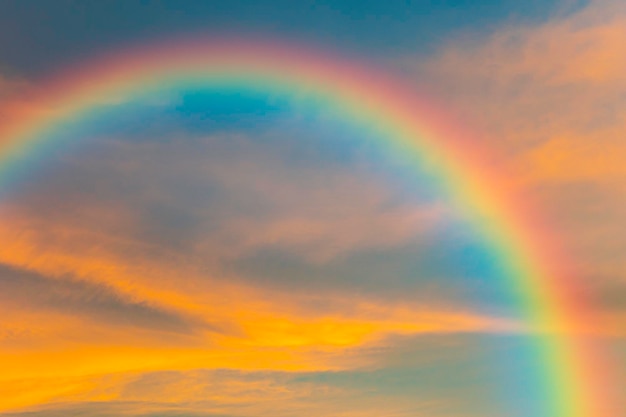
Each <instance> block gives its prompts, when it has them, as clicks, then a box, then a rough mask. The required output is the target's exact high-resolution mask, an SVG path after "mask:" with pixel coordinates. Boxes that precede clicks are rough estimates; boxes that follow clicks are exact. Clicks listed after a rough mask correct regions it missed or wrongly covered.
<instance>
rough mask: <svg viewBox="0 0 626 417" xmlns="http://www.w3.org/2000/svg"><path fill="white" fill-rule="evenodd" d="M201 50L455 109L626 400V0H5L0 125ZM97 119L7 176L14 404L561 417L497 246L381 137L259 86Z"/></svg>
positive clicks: (205, 414) (148, 102) (296, 414)
mask: <svg viewBox="0 0 626 417" xmlns="http://www.w3.org/2000/svg"><path fill="white" fill-rule="evenodd" d="M200 36H201V37H202V39H204V41H205V42H211V39H218V38H219V37H224V36H237V37H238V38H240V39H257V40H258V39H274V40H288V41H289V42H291V43H292V44H294V45H302V48H314V49H316V50H320V51H328V52H329V53H332V54H335V55H338V56H343V57H346V59H348V60H352V59H354V60H355V62H356V60H358V62H359V65H365V64H364V63H369V65H371V66H372V67H375V68H377V70H379V71H382V72H383V73H385V74H387V75H388V76H389V77H390V78H393V79H394V80H398V82H401V83H402V85H404V86H406V88H407V90H411V89H415V94H417V95H420V94H421V95H424V96H425V97H428V100H432V102H433V103H437V106H439V107H440V108H442V109H444V111H445V113H446V115H447V116H448V117H449V118H450V120H454V121H455V122H454V124H455V126H457V128H458V129H459V130H460V131H462V132H466V133H467V137H468V138H469V139H468V140H471V141H474V142H475V146H476V147H477V148H480V149H485V150H487V151H488V153H489V155H490V157H491V158H492V160H491V162H492V163H493V164H494V165H495V166H498V167H500V168H501V169H502V170H501V172H502V175H503V176H504V177H506V180H507V183H508V184H515V189H516V190H517V191H519V193H520V195H523V196H524V198H525V199H527V201H531V202H532V205H533V207H534V209H535V210H536V211H537V213H539V214H538V215H539V216H540V217H541V218H542V219H544V220H545V223H546V224H547V225H548V226H547V229H548V230H547V231H546V234H549V235H550V236H552V237H553V239H554V241H555V242H557V243H558V246H559V252H560V253H563V259H566V260H567V261H566V263H567V268H568V271H570V273H571V274H572V277H573V278H572V279H575V280H576V282H578V283H580V285H581V286H582V287H584V288H585V291H587V292H588V294H589V298H590V302H589V304H590V306H591V307H589V308H590V309H592V310H593V315H594V317H595V320H594V325H593V326H592V327H593V328H591V329H585V332H586V333H585V337H586V338H589V339H590V340H593V342H594V343H596V344H597V345H599V346H601V351H602V352H603V354H604V355H606V360H607V362H609V363H610V364H611V370H612V376H611V383H610V384H611V385H612V388H613V389H614V390H615V391H616V392H620V391H621V392H624V391H626V233H624V231H625V229H626V165H625V164H624V161H625V160H626V141H625V140H624V133H625V129H626V5H625V4H624V3H623V2H622V1H621V0H591V1H574V0H562V1H561V0H556V1H552V0H548V1H545V0H542V1H540V0H530V1H524V2H520V1H513V0H503V1H488V0H477V1H469V0H467V1H465V0H461V1H452V0H450V1H439V2H436V1H415V2H411V1H395V0H387V1H370V0H361V1H353V0H344V1H330V0H326V1H298V2H293V1H234V0H233V1H184V0H177V1H166V0H163V1H137V0H126V1H122V0H117V1H116V0H111V1H107V2H101V1H95V0H93V1H91V0H84V1H72V0H57V1H52V0H3V1H0V126H1V125H3V124H8V123H10V122H11V121H12V120H13V119H14V118H16V117H18V116H17V115H18V114H20V112H21V111H23V110H24V109H31V110H32V109H35V111H42V112H46V111H54V109H46V108H41V103H38V102H37V101H36V100H35V101H33V100H31V99H30V98H31V97H36V93H37V91H39V90H38V89H41V88H42V86H43V85H44V84H45V83H46V80H48V79H49V78H50V77H54V76H55V75H56V74H64V73H66V72H68V71H71V70H72V69H74V68H78V67H79V65H80V63H81V62H89V61H90V60H92V59H95V58H97V57H98V56H101V55H102V54H106V53H114V52H115V51H121V50H125V48H127V47H129V46H130V45H153V44H158V43H159V42H165V41H168V40H170V39H182V38H191V39H193V38H198V37H200ZM80 122H81V121H75V123H73V124H72V123H70V124H69V125H68V126H67V128H66V129H64V130H63V131H62V132H61V133H59V135H62V136H63V139H59V140H58V141H56V142H54V146H51V147H48V148H46V149H45V150H44V151H43V152H42V153H41V154H38V155H36V157H33V158H30V159H29V160H28V164H25V165H23V166H22V169H21V170H20V172H19V175H16V179H14V180H11V187H10V188H9V189H5V190H2V189H0V369H1V371H0V416H6V417H9V416H10V417H44V416H45V417H56V416H69V417H79V416H80V417H112V416H125V417H139V416H141V417H174V416H175V417H260V416H270V415H271V416H276V417H313V416H333V417H334V416H337V417H370V416H371V417H373V416H389V417H409V416H411V417H414V416H419V417H457V416H463V417H479V416H480V417H525V416H537V417H551V414H550V409H549V407H548V405H547V404H548V403H550V399H549V398H547V397H549V396H550V395H553V393H552V392H550V391H549V390H548V389H547V388H546V387H545V381H543V380H542V376H543V373H542V372H540V369H541V367H542V366H543V365H542V363H541V361H540V360H539V359H538V357H537V355H535V354H534V353H533V346H534V343H535V341H536V339H537V338H538V337H540V336H538V333H539V330H537V329H535V328H533V326H531V325H529V323H528V317H527V316H525V314H524V302H523V300H521V298H520V294H519V291H518V290H519V289H517V288H516V287H515V286H513V285H511V282H510V278H509V277H507V271H505V270H503V268H502V266H501V264H500V263H499V260H498V259H497V255H496V254H495V251H494V248H493V245H490V244H489V242H486V240H485V232H484V231H481V230H480V229H479V228H477V227H476V224H473V223H471V222H470V221H468V219H467V217H466V216H465V215H464V212H463V211H464V210H463V207H462V206H459V205H458V204H454V202H452V201H451V199H450V198H449V195H447V194H446V193H445V192H443V191H442V187H441V185H440V184H439V183H438V180H437V178H436V176H434V174H433V172H432V170H431V169H429V167H428V166H426V164H425V165H420V164H417V165H416V164H408V163H406V160H405V159H404V158H403V155H402V154H401V152H399V151H398V150H397V149H394V148H393V147H389V146H386V145H385V140H384V138H380V137H378V136H379V135H380V134H379V133H376V132H373V131H371V130H369V129H365V128H363V126H358V125H356V124H355V123H354V121H352V120H347V119H346V118H345V117H343V116H342V115H341V114H336V113H335V112H333V110H332V109H329V108H325V107H324V106H316V105H307V104H303V103H300V102H298V101H297V100H294V99H293V98H291V97H283V96H280V95H278V96H277V95H276V94H270V93H264V92H262V91H256V90H255V91H251V90H246V89H211V88H186V89H181V90H178V91H173V92H168V93H167V94H165V95H163V96H158V97H148V98H145V97H144V98H142V99H141V100H139V101H133V102H132V103H116V106H111V109H110V110H107V111H106V112H103V113H102V114H99V115H98V117H96V118H95V119H94V120H91V119H90V120H89V122H88V123H80ZM1 131H2V130H1V129H0V132H1ZM5 139H6V138H0V143H2V141H3V140H5ZM474 142H473V143H474ZM0 153H1V152H0ZM1 172H2V171H0V173H1ZM0 184H4V183H3V182H2V181H0ZM572 401H575V400H574V399H572ZM624 413H626V401H625V400H623V399H619V398H618V399H617V400H616V401H615V404H611V406H610V411H609V412H608V413H607V414H606V417H609V416H610V417H613V416H615V417H619V416H623V415H624ZM589 417H591V416H589Z"/></svg>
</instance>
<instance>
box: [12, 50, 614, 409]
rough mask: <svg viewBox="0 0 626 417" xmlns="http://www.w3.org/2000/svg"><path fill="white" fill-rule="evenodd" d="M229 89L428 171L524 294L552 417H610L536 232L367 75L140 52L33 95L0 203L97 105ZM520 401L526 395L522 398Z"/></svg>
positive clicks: (355, 70)
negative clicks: (321, 112)
mask: <svg viewBox="0 0 626 417" xmlns="http://www.w3.org/2000/svg"><path fill="white" fill-rule="evenodd" d="M231 85H232V86H237V87H241V88H250V89H251V90H262V91H264V92H268V93H277V94H287V95H289V96H291V97H294V99H296V100H297V99H298V98H299V97H304V98H314V99H316V100H323V102H324V103H328V104H329V105H330V106H332V110H333V111H336V112H337V113H338V114H339V115H340V116H341V117H345V118H346V119H347V120H349V121H351V122H354V123H358V124H359V125H361V126H364V127H366V128H368V129H372V130H374V131H375V132H376V133H378V134H379V136H381V137H384V138H385V139H384V140H386V141H389V142H392V144H393V146H395V147H398V148H400V149H401V150H402V151H403V152H404V153H405V154H406V155H407V157H409V158H411V159H413V160H414V162H415V163H416V164H424V163H428V164H429V166H432V167H433V169H434V171H435V175H436V176H437V177H438V180H439V181H440V184H441V187H442V191H443V192H445V193H446V195H447V196H448V197H449V198H450V199H451V200H452V201H453V203H454V204H457V205H458V207H459V208H461V209H462V210H463V211H464V212H465V213H467V215H468V217H469V219H470V221H471V222H472V224H473V225H475V226H476V228H477V229H478V230H480V231H481V233H482V234H483V236H484V237H485V239H486V240H487V241H488V242H489V245H490V247H491V248H493V251H494V252H495V253H496V256H497V257H498V259H500V260H501V261H502V263H503V264H504V265H505V267H506V269H507V272H508V275H509V276H510V283H511V286H512V287H513V289H514V290H515V291H516V292H517V293H519V294H520V297H521V300H522V304H523V305H524V309H525V314H526V315H527V317H528V321H529V323H530V326H531V327H532V328H533V329H534V330H535V331H536V332H537V336H536V337H535V338H534V339H536V343H535V347H536V351H537V354H538V355H539V358H540V363H541V366H542V369H541V370H540V371H538V375H539V377H541V378H542V380H543V381H547V386H548V387H549V388H548V390H549V392H548V393H547V396H548V397H549V398H550V404H548V405H547V409H548V410H549V413H550V415H553V416H560V417H599V416H608V415H609V414H608V413H609V411H608V410H610V406H609V405H608V399H607V398H604V397H603V392H604V388H605V387H606V384H607V382H606V377H605V376H604V372H602V370H601V366H600V365H599V361H598V360H597V357H596V356H597V355H596V354H595V353H594V351H593V350H592V349H591V347H590V346H589V344H588V343H586V340H585V338H584V337H583V336H580V335H577V333H578V331H579V330H580V329H582V328H586V326H587V324H588V320H589V319H588V318H587V317H588V316H587V314H586V312H587V311H588V310H589V307H588V306H586V305H585V304H584V303H583V302H582V301H581V300H580V299H578V298H577V290H576V289H575V288H573V285H574V284H573V283H572V282H570V281H569V280H568V278H567V277H566V274H564V273H563V268H562V266H563V265H562V261H561V260H560V259H558V256H556V255H554V252H553V250H552V248H551V246H552V245H551V244H550V242H549V240H550V239H548V236H547V234H546V233H545V231H544V228H542V227H540V226H539V225H538V224H537V222H536V221H535V220H534V219H533V218H532V217H531V216H529V215H528V212H529V210H528V207H527V204H524V203H523V200H522V199H521V198H520V197H519V196H515V195H514V194H513V193H512V192H511V191H510V185H508V184H507V183H506V182H505V181H503V180H502V179H501V178H500V176H498V175H497V173H495V172H491V171H490V170H489V169H488V168H487V165H486V164H484V163H481V161H483V160H484V151H483V150H481V149H479V146H478V145H477V143H476V142H475V141H471V140H470V138H468V137H467V136H466V135H463V134H461V133H460V129H458V128H457V127H456V126H455V125H454V124H453V123H450V121H449V120H447V119H446V118H445V117H443V116H442V114H441V113H440V112H438V111H436V110H435V109H434V106H433V105H432V104H430V103H427V102H425V101H420V100H418V99H417V98H416V97H415V93H414V91H413V90H412V89H411V88H410V87H407V85H403V84H400V83H397V82H396V81H395V80H391V79H389V78H386V77H384V76H382V75H381V74H379V73H377V72H376V71H371V70H367V69H365V68H364V66H359V65H356V64H354V63H352V62H347V61H346V60H343V59H341V58H338V57H336V56H332V55H325V54H319V53H314V52H311V51H303V50H302V49H298V48H295V47H293V46H289V45H285V44H279V43H277V42H248V41H240V40H219V41H215V40H214V41H211V42H206V41H204V40H195V41H185V42H178V43H172V44H165V45H158V46H154V47H140V48H135V49H132V50H128V51H127V52H125V53H121V54H115V55H111V56H107V57H105V58H104V59H101V60H98V61H96V62H92V63H91V64H89V65H87V66H84V67H80V68H77V69H76V70H74V71H71V72H68V73H67V74H65V75H64V76H62V77H60V78H58V79H55V80H54V81H53V82H50V83H48V84H47V85H45V86H44V87H42V88H40V89H38V91H37V94H36V95H35V96H34V97H33V100H34V101H33V103H35V104H36V106H34V107H33V108H30V110H24V111H22V112H20V113H16V114H14V115H13V118H12V120H11V121H10V122H9V123H8V125H6V126H3V127H2V128H0V192H1V191H2V190H5V189H7V188H8V187H9V186H10V185H11V183H12V182H13V181H14V180H13V178H14V177H15V175H14V172H15V171H17V170H18V168H19V167H20V166H21V165H23V164H24V163H25V162H24V161H26V160H27V157H28V156H29V155H32V154H34V153H36V152H37V150H38V149H39V148H41V147H42V146H43V145H44V144H45V145H49V144H50V143H49V142H50V141H54V140H56V139H54V138H55V137H56V136H55V135H51V134H50V132H52V131H54V130H55V129H56V128H57V127H59V126H60V125H61V124H63V123H68V122H72V121H80V120H81V119H84V118H85V117H87V116H88V115H90V114H91V113H92V112H94V111H97V110H98V109H100V108H102V107H104V106H110V105H112V104H115V103H118V102H119V103H123V102H126V101H128V100H130V99H133V98H136V97H139V96H141V95H143V94H147V93H151V92H159V91H164V90H171V89H188V88H195V87H213V86H215V87H221V86H231ZM520 395H523V393H520Z"/></svg>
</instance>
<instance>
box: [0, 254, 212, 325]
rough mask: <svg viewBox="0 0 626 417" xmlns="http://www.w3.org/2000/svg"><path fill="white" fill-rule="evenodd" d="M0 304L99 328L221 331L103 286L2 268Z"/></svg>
mask: <svg viewBox="0 0 626 417" xmlns="http://www.w3.org/2000/svg"><path fill="white" fill-rule="evenodd" d="M0 300H2V302H3V303H4V304H5V305H8V304H11V305H13V309H15V310H18V309H22V308H26V309H47V310H51V311H55V312H57V313H62V314H67V315H73V316H80V317H82V318H87V319H89V320H93V321H94V322H95V323H96V324H98V325H105V326H111V325H113V326H119V325H123V326H132V327H138V328H141V329H145V330H152V331H161V332H166V333H170V332H172V333H181V334H192V333H195V332H196V331H199V330H205V331H218V328H217V327H216V326H212V325H210V324H208V323H204V322H202V321H201V320H198V319H194V318H192V317H187V316H185V315H184V314H180V313H177V312H175V311H170V310H167V309H164V308H160V307H158V306H154V305H150V304H148V303H146V302H144V301H136V300H132V299H131V298H129V297H128V296H124V295H122V294H120V293H119V292H116V291H115V290H114V289H113V288H111V287H108V286H106V285H102V284H96V283H92V282H86V281H77V280H71V279H67V278H61V279H50V278H46V277H43V276H41V275H39V274H36V273H33V272H28V271H24V270H17V269H14V268H11V267H7V266H4V265H0Z"/></svg>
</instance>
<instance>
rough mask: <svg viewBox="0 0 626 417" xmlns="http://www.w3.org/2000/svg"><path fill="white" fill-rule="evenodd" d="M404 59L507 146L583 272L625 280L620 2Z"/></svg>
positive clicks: (624, 15) (624, 52)
mask: <svg viewBox="0 0 626 417" xmlns="http://www.w3.org/2000/svg"><path fill="white" fill-rule="evenodd" d="M400 61H401V65H403V66H404V68H405V69H407V70H408V71H409V72H410V73H412V74H413V76H415V77H416V78H417V79H419V80H420V81H422V82H424V83H427V84H428V85H430V86H432V88H433V90H434V91H436V92H437V94H439V95H440V96H441V97H443V98H444V99H445V100H447V101H448V102H449V103H451V104H452V105H453V107H455V108H456V109H457V110H458V111H459V113H460V114H461V115H462V116H461V117H462V118H464V119H465V120H466V121H467V124H468V125H471V126H473V127H474V128H475V129H476V130H477V131H478V132H480V135H479V137H480V139H481V140H482V141H484V144H485V146H488V147H490V148H493V149H496V150H497V152H498V153H499V154H501V155H502V156H503V161H504V162H503V164H504V165H507V166H508V167H511V168H512V169H511V172H513V173H515V175H516V177H517V179H519V182H520V183H521V184H523V185H524V186H526V187H527V191H528V194H527V195H530V196H531V198H533V199H534V200H535V202H536V203H537V206H538V207H539V208H540V209H541V210H542V211H543V213H542V214H543V215H545V219H546V223H547V224H548V225H549V229H550V233H553V234H554V235H556V236H558V237H559V240H560V241H561V242H562V246H563V249H564V251H565V252H567V253H568V262H569V263H570V264H571V265H575V267H574V266H573V267H572V269H573V270H576V271H577V273H578V275H579V277H580V279H581V280H586V281H587V282H588V284H589V287H590V289H591V290H593V291H600V292H601V293H602V292H604V290H602V289H600V288H602V287H603V286H606V288H607V289H610V288H614V287H615V286H616V285H622V284H623V281H624V277H625V276H626V263H625V262H624V257H623V254H624V252H625V251H626V239H625V238H624V234H623V233H622V232H621V230H622V229H623V227H622V226H623V225H625V224H626V217H625V213H626V200H625V198H624V195H625V189H624V184H625V179H626V168H625V167H626V165H625V164H624V163H623V161H624V160H626V142H625V141H624V125H625V124H626V112H625V110H626V8H625V7H624V3H623V2H620V1H591V2H589V3H587V4H585V5H584V6H583V7H581V8H578V9H577V10H575V11H573V12H571V13H569V14H563V15H557V16H553V17H552V18H550V19H547V20H546V21H544V22H541V23H533V24H515V25H508V26H501V27H500V28H498V29H497V30H495V31H494V32H493V33H491V34H490V35H488V36H479V37H473V38H472V37H469V38H466V39H458V38H456V39H452V40H451V41H450V42H449V43H448V44H447V45H446V46H444V47H442V48H441V49H440V50H438V51H436V52H435V53H434V54H432V55H431V56H430V57H428V58H426V59H421V60H416V59H414V58H406V59H402V60H400ZM598 299H603V297H602V296H598ZM609 304H610V303H609ZM609 304H607V305H605V306H604V308H606V309H607V310H609V311H610V310H611V308H612V307H611V306H610V305H609ZM599 307H600V308H603V307H602V306H599ZM607 314H608V315H610V314H612V313H607Z"/></svg>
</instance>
